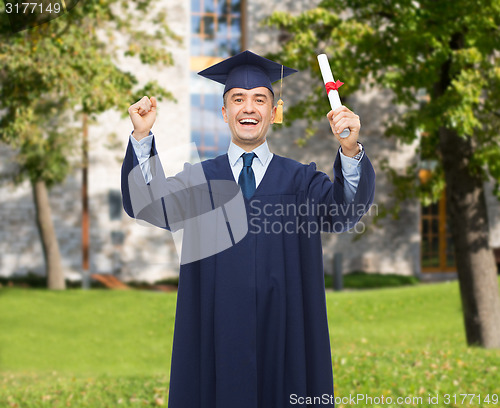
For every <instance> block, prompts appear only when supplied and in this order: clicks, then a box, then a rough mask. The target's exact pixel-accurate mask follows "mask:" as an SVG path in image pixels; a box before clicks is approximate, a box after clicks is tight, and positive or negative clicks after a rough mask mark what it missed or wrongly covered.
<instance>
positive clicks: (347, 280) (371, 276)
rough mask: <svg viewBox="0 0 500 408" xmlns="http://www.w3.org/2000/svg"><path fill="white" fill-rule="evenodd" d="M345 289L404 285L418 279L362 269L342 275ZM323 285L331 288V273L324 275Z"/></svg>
mask: <svg viewBox="0 0 500 408" xmlns="http://www.w3.org/2000/svg"><path fill="white" fill-rule="evenodd" d="M342 279H343V286H344V288H345V289H368V288H388V287H397V286H404V285H416V284H417V283H419V280H418V279H417V278H415V277H414V276H403V275H396V274H381V273H366V272H363V271H354V272H350V273H348V274H346V275H344V276H343V278H342ZM325 287H326V288H333V278H332V275H325Z"/></svg>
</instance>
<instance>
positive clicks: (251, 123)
mask: <svg viewBox="0 0 500 408" xmlns="http://www.w3.org/2000/svg"><path fill="white" fill-rule="evenodd" d="M240 123H241V124H242V125H244V124H246V123H248V124H250V125H256V124H257V123H259V122H257V121H256V120H255V119H242V120H240Z"/></svg>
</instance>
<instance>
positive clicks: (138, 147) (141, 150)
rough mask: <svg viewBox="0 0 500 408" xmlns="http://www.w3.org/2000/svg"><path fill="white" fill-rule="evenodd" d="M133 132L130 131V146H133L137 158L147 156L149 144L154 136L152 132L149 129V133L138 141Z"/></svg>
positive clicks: (149, 150) (149, 149)
mask: <svg viewBox="0 0 500 408" xmlns="http://www.w3.org/2000/svg"><path fill="white" fill-rule="evenodd" d="M133 133H134V131H132V133H130V141H131V143H132V146H133V147H134V150H135V154H136V155H137V158H138V159H139V160H140V159H142V158H149V155H150V153H151V146H152V144H153V137H154V135H153V132H151V131H149V135H148V136H146V137H145V138H143V139H141V140H140V141H138V140H137V139H136V138H135V137H134V136H133Z"/></svg>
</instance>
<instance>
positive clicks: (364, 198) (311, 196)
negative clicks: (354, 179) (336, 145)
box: [303, 147, 375, 233]
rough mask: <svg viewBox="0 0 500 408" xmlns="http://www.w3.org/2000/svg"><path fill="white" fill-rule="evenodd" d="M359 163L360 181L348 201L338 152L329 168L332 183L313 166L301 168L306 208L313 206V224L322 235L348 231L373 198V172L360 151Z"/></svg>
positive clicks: (312, 164) (311, 164)
mask: <svg viewBox="0 0 500 408" xmlns="http://www.w3.org/2000/svg"><path fill="white" fill-rule="evenodd" d="M363 151H364V154H363V156H362V157H361V159H360V160H359V166H360V169H359V170H360V171H359V173H360V178H359V183H358V186H357V189H356V193H355V194H354V198H353V199H352V201H347V200H345V197H344V194H345V192H344V185H345V183H346V180H345V179H344V176H343V172H342V168H341V158H340V151H338V152H337V156H336V158H335V162H334V165H333V173H334V180H333V182H332V181H331V180H330V178H329V177H328V175H327V174H325V173H324V172H321V171H318V170H317V169H316V163H314V162H313V163H310V164H309V165H308V166H305V172H306V175H305V177H304V179H303V180H304V182H305V186H304V191H305V194H306V198H307V200H308V202H309V204H310V205H313V206H315V212H314V213H313V214H316V216H317V222H318V223H319V227H320V230H321V231H323V232H335V233H340V232H344V231H348V230H350V229H352V228H353V227H354V226H355V225H356V224H357V223H358V222H359V220H360V219H361V217H362V216H363V215H364V214H366V212H368V210H369V209H370V206H371V205H372V203H373V198H374V195H375V171H374V169H373V166H372V164H371V162H370V159H369V158H368V155H367V154H366V150H365V149H364V147H363Z"/></svg>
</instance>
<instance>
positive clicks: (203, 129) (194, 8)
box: [190, 0, 242, 160]
mask: <svg viewBox="0 0 500 408" xmlns="http://www.w3.org/2000/svg"><path fill="white" fill-rule="evenodd" d="M241 9H242V2H241V0H192V1H191V67H190V69H191V80H190V83H191V89H190V94H191V140H192V141H193V142H195V143H196V146H197V149H198V154H199V156H200V159H201V160H204V159H208V158H212V157H215V156H218V155H220V154H224V153H225V152H226V151H227V148H228V145H229V141H230V140H231V133H230V131H229V128H228V126H227V124H226V123H225V122H224V120H223V119H222V113H221V108H222V103H223V102H222V92H223V90H224V86H223V85H222V84H219V83H216V82H213V81H210V80H208V79H206V78H202V77H201V76H199V75H197V72H199V71H201V70H203V69H205V68H207V67H209V66H210V65H213V64H215V63H217V62H220V61H222V60H223V59H225V58H227V57H230V56H232V55H235V54H237V53H239V52H241V49H242V46H241V43H242V29H241V27H242V23H241V21H242V13H241Z"/></svg>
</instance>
